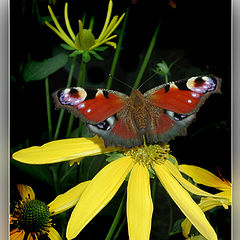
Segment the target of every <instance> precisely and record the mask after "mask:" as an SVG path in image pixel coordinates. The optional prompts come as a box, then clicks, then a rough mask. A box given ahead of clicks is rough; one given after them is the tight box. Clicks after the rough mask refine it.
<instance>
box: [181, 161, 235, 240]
mask: <svg viewBox="0 0 240 240" xmlns="http://www.w3.org/2000/svg"><path fill="white" fill-rule="evenodd" d="M179 170H180V171H181V172H182V173H184V174H186V175H187V176H189V177H191V178H192V179H193V181H194V182H195V183H197V184H202V185H205V186H208V187H213V188H216V189H218V190H220V192H219V193H217V194H215V196H218V198H214V197H203V198H201V201H200V203H199V207H200V208H201V209H202V210H203V212H206V211H208V210H210V209H213V208H215V207H218V206H223V207H224V208H225V209H228V206H230V205H231V202H232V197H231V194H232V186H231V183H230V182H229V181H227V180H225V179H223V180H222V179H220V178H218V177H217V176H215V175H214V174H212V173H211V172H209V171H207V170H206V169H203V168H200V167H197V166H192V165H184V164H183V165H179ZM181 226H182V231H183V236H184V237H186V238H187V237H188V236H189V233H190V231H191V227H192V224H191V222H190V221H189V220H188V219H185V220H184V221H183V222H182V224H181Z"/></svg>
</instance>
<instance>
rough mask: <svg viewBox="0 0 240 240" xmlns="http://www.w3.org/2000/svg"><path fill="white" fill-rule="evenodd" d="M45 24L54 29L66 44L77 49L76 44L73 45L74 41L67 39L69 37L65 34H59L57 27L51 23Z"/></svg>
mask: <svg viewBox="0 0 240 240" xmlns="http://www.w3.org/2000/svg"><path fill="white" fill-rule="evenodd" d="M45 24H46V25H47V26H48V27H49V28H50V29H52V30H53V31H54V32H55V33H56V34H57V35H58V36H59V37H60V38H61V39H62V40H63V41H64V42H66V43H67V44H68V45H69V46H70V47H72V48H76V46H75V44H74V43H73V41H72V40H71V39H70V38H69V37H67V35H66V34H65V33H62V32H59V31H58V30H57V29H56V28H55V27H53V26H52V25H51V24H50V23H48V22H47V21H45Z"/></svg>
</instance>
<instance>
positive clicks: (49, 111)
mask: <svg viewBox="0 0 240 240" xmlns="http://www.w3.org/2000/svg"><path fill="white" fill-rule="evenodd" d="M45 92H46V103H47V118H48V136H49V141H51V140H52V118H51V104H50V94H49V81H48V77H46V78H45Z"/></svg>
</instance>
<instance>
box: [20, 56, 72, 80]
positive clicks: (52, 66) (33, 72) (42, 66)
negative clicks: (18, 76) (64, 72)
mask: <svg viewBox="0 0 240 240" xmlns="http://www.w3.org/2000/svg"><path fill="white" fill-rule="evenodd" d="M67 62H68V55H67V54H64V53H60V54H58V55H56V56H54V57H52V58H48V59H46V60H44V61H43V62H38V61H34V60H32V61H30V62H28V63H27V65H26V66H25V68H24V71H23V78H24V80H25V81H26V82H30V81H38V80H42V79H44V78H46V77H47V76H49V75H50V74H52V73H54V72H56V71H57V70H59V69H60V68H62V67H63V66H64V65H65V64H66V63H67Z"/></svg>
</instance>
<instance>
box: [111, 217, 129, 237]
mask: <svg viewBox="0 0 240 240" xmlns="http://www.w3.org/2000/svg"><path fill="white" fill-rule="evenodd" d="M126 222H127V217H125V218H124V219H123V221H122V223H121V224H120V226H119V228H118V230H117V232H116V234H115V235H114V238H113V240H116V239H118V236H119V234H120V232H121V230H122V228H123V226H124V225H125V224H126Z"/></svg>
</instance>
